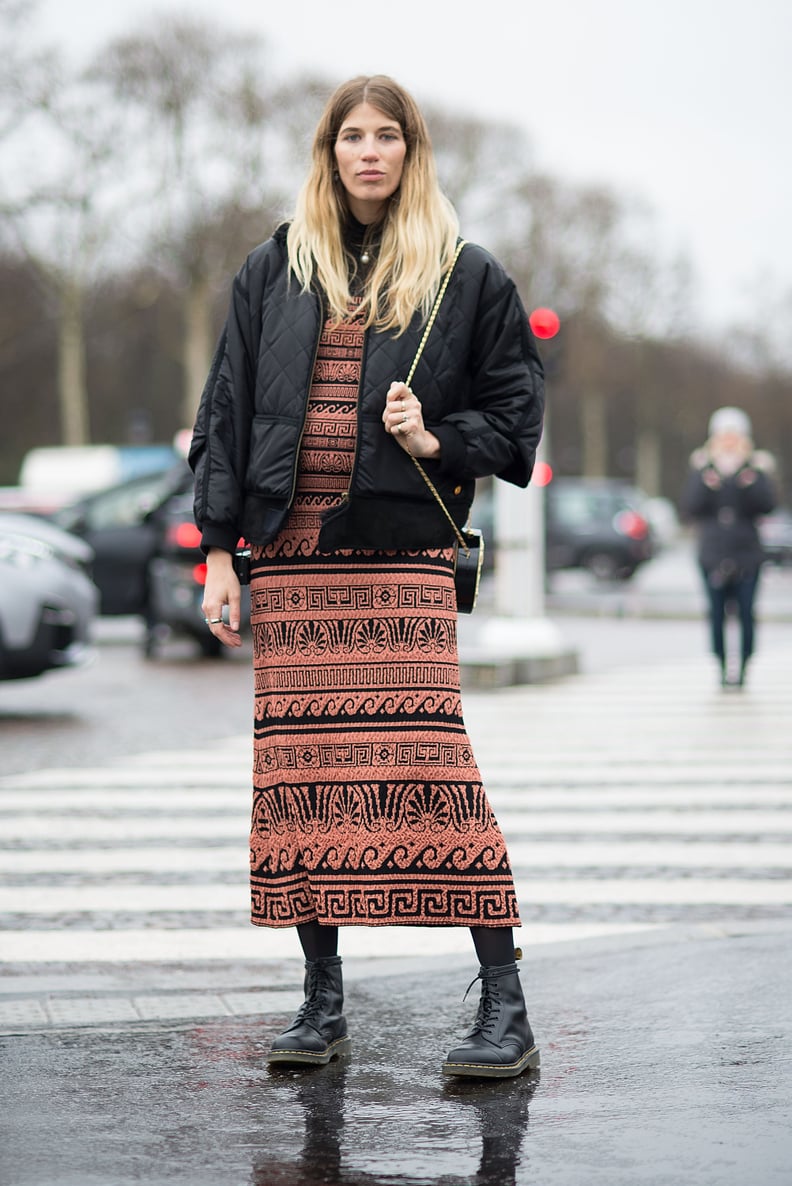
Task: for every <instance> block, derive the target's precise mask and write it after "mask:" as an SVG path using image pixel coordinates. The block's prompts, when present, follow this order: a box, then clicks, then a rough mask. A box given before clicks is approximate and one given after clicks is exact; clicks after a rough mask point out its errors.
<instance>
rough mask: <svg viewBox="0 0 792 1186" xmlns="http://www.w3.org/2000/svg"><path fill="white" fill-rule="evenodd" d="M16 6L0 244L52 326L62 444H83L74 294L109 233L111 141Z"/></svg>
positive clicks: (81, 84)
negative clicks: (38, 294) (36, 286)
mask: <svg viewBox="0 0 792 1186" xmlns="http://www.w3.org/2000/svg"><path fill="white" fill-rule="evenodd" d="M17 8H18V6H16V5H14V4H11V3H9V0H5V3H4V4H3V9H2V10H0V15H2V16H3V17H4V18H6V19H7V25H6V28H7V30H9V29H10V31H11V32H12V33H13V36H12V37H11V39H10V45H11V48H10V50H9V56H10V63H11V69H10V70H9V71H8V72H7V73H6V75H5V84H4V87H3V91H2V98H3V118H2V121H1V122H0V127H1V128H2V138H0V151H2V158H3V167H2V169H0V174H1V175H2V182H1V183H0V206H1V207H2V211H3V214H4V216H5V218H4V225H5V238H6V242H7V244H8V245H9V246H10V247H12V248H13V249H14V250H15V251H16V253H17V254H18V255H20V256H22V257H23V258H25V259H27V260H28V261H29V262H30V263H31V264H32V265H33V267H34V268H35V271H36V273H37V275H38V276H39V280H40V284H41V287H42V292H43V295H44V296H45V302H46V305H47V306H49V309H50V315H51V316H53V318H54V319H55V320H56V322H57V327H58V369H57V388H58V397H59V405H60V417H61V435H62V439H63V441H64V443H66V444H84V443H86V442H87V441H88V440H89V438H90V429H89V422H88V399H87V390H86V380H85V342H84V337H85V335H84V326H83V294H84V290H85V287H86V285H87V283H88V282H89V279H90V278H91V276H92V275H93V272H94V269H95V267H96V264H97V261H98V259H99V256H100V255H101V252H102V247H103V245H104V243H105V242H106V241H107V239H108V237H109V235H110V232H111V220H110V218H109V216H108V215H109V212H108V211H107V209H103V204H104V195H105V191H106V186H107V183H108V182H109V180H110V178H111V176H112V169H111V164H112V161H113V158H114V151H113V146H114V137H113V132H112V127H111V123H110V120H109V118H108V113H107V112H105V111H103V110H102V109H101V108H99V107H98V106H97V105H96V104H95V103H93V102H92V100H91V98H90V96H89V90H90V86H89V85H87V84H86V81H85V79H84V78H83V77H81V76H79V75H74V74H71V73H70V72H69V71H68V70H67V69H66V68H65V66H64V64H63V62H62V60H61V59H60V58H59V57H58V56H57V55H56V54H55V53H54V52H52V51H47V50H38V49H31V48H29V47H28V44H27V42H26V41H25V39H24V31H23V30H22V28H21V24H20V20H19V14H18V12H17V11H16V10H17Z"/></svg>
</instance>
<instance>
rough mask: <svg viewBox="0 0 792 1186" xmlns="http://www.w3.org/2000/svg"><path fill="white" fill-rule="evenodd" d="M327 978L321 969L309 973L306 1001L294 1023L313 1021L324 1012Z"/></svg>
mask: <svg viewBox="0 0 792 1186" xmlns="http://www.w3.org/2000/svg"><path fill="white" fill-rule="evenodd" d="M326 988H327V984H326V978H325V977H324V976H323V974H322V969H321V968H311V969H310V970H309V972H308V984H307V985H306V989H305V1000H304V1001H303V1003H302V1004H301V1005H300V1007H299V1009H298V1010H297V1012H296V1014H295V1017H294V1021H295V1022H298V1021H313V1020H314V1019H315V1018H316V1017H318V1016H319V1014H321V1013H322V1011H323V1006H324V999H325V991H326Z"/></svg>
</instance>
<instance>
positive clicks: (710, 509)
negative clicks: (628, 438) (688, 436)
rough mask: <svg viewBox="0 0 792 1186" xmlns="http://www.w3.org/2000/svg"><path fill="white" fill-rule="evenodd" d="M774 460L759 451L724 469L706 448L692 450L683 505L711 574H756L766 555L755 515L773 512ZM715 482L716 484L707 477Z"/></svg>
mask: <svg viewBox="0 0 792 1186" xmlns="http://www.w3.org/2000/svg"><path fill="white" fill-rule="evenodd" d="M771 468H772V459H771V458H769V456H768V455H767V454H766V453H762V452H757V453H755V454H754V455H753V456H752V457H749V458H748V460H747V461H746V462H745V463H744V464H743V465H742V466H741V467H740V468H739V469H738V470H737V471H736V473H733V474H723V473H721V472H720V471H719V470H718V469H717V466H716V465H715V463H714V462H713V461H712V459H711V458H710V457H709V456H708V454H707V453H706V450H704V449H701V450H698V451H697V453H694V454H693V458H692V465H691V470H690V473H689V475H688V480H687V485H686V487H685V491H684V494H683V498H682V510H683V513H684V514H685V515H687V516H688V517H690V518H691V519H694V520H695V521H696V525H697V528H698V558H699V563H700V564H701V567H702V569H703V570H704V572H705V573H706V574H707V576H708V577H713V576H714V577H716V578H717V579H718V580H720V581H728V580H729V579H736V578H738V577H743V576H753V575H754V574H755V573H756V572H757V571H758V569H759V567H760V565H761V564H762V561H763V560H764V558H765V555H764V550H763V548H762V543H761V540H760V538H759V532H758V530H757V527H756V519H757V518H758V516H760V515H766V514H768V513H769V512H770V511H772V509H773V507H774V506H775V502H776V495H775V488H774V483H773V481H772V478H771V477H770V475H769V473H768V470H769V469H771ZM707 477H709V478H710V480H712V479H713V477H714V480H715V482H716V483H717V489H712V487H711V486H710V485H709V484H708V482H707V481H706V480H705V479H706V478H707Z"/></svg>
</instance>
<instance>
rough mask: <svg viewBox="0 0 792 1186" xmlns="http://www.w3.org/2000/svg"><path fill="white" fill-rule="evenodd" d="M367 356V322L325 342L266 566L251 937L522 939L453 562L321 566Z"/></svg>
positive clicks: (257, 613)
mask: <svg viewBox="0 0 792 1186" xmlns="http://www.w3.org/2000/svg"><path fill="white" fill-rule="evenodd" d="M362 350H363V329H362V326H360V325H359V324H355V323H354V322H352V323H347V324H344V325H343V326H333V325H331V324H330V323H328V324H327V325H326V326H325V328H324V332H323V334H322V337H321V341H320V345H319V350H318V354H317V359H316V364H315V369H314V375H313V382H312V387H311V392H310V397H309V404H308V415H307V420H306V425H305V431H304V434H303V439H302V446H301V451H300V457H299V462H298V478H297V488H296V494H295V501H294V505H293V509H292V512H291V514H290V516H289V518H288V521H287V523H286V526H285V527H284V529H283V530H282V531H281V533H280V534H279V535H278V537H277V538H276V539H275V540H273V541H272V543H270V544H269V545H267V547H265V548H257V549H254V552H253V568H252V579H251V590H250V591H251V623H252V630H253V645H254V676H255V720H254V772H253V813H252V825H251V844H250V849H251V853H250V860H251V877H250V880H251V903H252V908H251V916H252V921H253V923H254V924H256V925H258V926H268V927H286V926H295V925H296V924H298V923H304V922H310V921H312V920H318V921H319V922H320V923H323V924H325V925H333V926H345V925H364V926H385V925H393V924H421V925H443V926H449V925H457V926H499V927H502V926H518V925H519V917H518V909H517V900H516V895H515V890H514V883H513V879H512V874H511V869H510V867H509V861H508V855H507V852H506V846H505V844H504V840H503V836H502V835H501V832H500V829H499V827H498V825H497V823H496V821H495V818H494V816H493V814H492V811H491V808H490V806H489V803H488V801H487V797H486V795H485V793H484V789H483V787H482V785H481V776H480V774H479V771H478V768H477V766H476V762H475V759H474V756H473V752H472V749H471V746H470V742H469V740H468V737H467V734H466V732H465V726H464V722H463V719H462V709H461V699H460V688H459V660H458V655H457V641H456V603H455V597H454V579H453V557H452V552H451V551H450V550H440V549H436V550H432V551H422V552H361V551H348V552H343V553H333V554H332V555H326V554H325V555H323V554H321V553H318V552H317V551H316V542H317V538H318V533H319V526H320V516H321V514H322V512H323V511H325V510H327V509H328V508H329V507H331V506H334V505H336V504H337V503H338V500H339V499H340V498H341V496H342V495H343V493H344V492H345V491H346V489H347V486H348V483H349V478H350V473H351V469H352V461H353V457H354V449H355V434H356V422H357V417H356V405H357V392H358V385H359V381H360V371H361V358H362ZM383 431H384V430H383ZM398 447H399V446H398V445H396V443H395V442H394V448H398Z"/></svg>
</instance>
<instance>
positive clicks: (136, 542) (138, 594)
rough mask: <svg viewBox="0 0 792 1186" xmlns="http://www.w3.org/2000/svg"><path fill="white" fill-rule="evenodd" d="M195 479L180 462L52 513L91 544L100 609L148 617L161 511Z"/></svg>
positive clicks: (53, 518) (107, 613)
mask: <svg viewBox="0 0 792 1186" xmlns="http://www.w3.org/2000/svg"><path fill="white" fill-rule="evenodd" d="M191 484H192V475H191V473H190V471H189V469H188V468H187V466H186V465H178V466H175V467H171V468H169V469H167V470H160V471H158V472H155V473H150V474H142V475H141V476H139V477H137V478H131V479H130V480H129V481H127V482H121V483H120V484H119V485H117V486H110V487H107V488H106V489H104V490H98V491H96V492H94V493H91V494H87V495H85V496H84V497H83V498H80V499H78V501H77V502H74V503H71V504H69V505H68V506H65V507H61V508H60V509H59V510H57V511H54V512H53V513H52V514H51V515H50V520H51V522H54V523H57V525H58V526H59V527H62V528H63V529H64V530H65V531H70V532H72V533H73V534H74V535H79V536H81V537H82V538H83V539H84V540H85V541H86V542H87V543H88V544H89V545H90V547H91V548H92V550H93V553H94V561H93V579H94V581H95V582H96V584H97V585H98V587H99V593H100V599H101V600H100V605H99V612H100V614H102V615H104V616H107V617H119V616H122V615H127V614H140V615H142V616H143V617H144V618H145V617H146V616H147V614H148V605H149V584H148V566H149V563H150V562H151V560H152V558H153V557H154V556H155V555H156V553H157V550H158V548H159V543H160V538H161V535H162V526H161V524H160V522H159V515H160V513H161V511H162V509H163V507H164V506H165V504H166V503H167V502H168V500H169V499H170V498H172V497H173V496H174V495H175V494H179V493H181V492H182V491H183V490H186V489H188V488H189V487H191Z"/></svg>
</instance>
